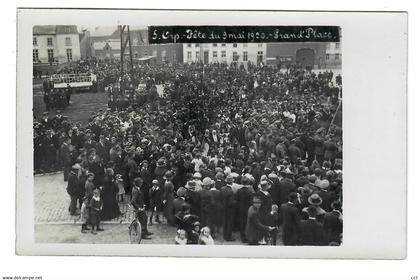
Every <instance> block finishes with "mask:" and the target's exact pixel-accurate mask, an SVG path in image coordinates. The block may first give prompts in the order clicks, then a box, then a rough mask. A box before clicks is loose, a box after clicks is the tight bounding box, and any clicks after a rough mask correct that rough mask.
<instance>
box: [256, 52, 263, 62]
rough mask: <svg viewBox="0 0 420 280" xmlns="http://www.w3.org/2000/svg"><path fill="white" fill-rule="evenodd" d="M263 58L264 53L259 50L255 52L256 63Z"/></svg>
mask: <svg viewBox="0 0 420 280" xmlns="http://www.w3.org/2000/svg"><path fill="white" fill-rule="evenodd" d="M263 60H264V53H263V52H261V51H259V52H257V63H261V62H263Z"/></svg>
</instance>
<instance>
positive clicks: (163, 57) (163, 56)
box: [160, 50, 166, 62]
mask: <svg viewBox="0 0 420 280" xmlns="http://www.w3.org/2000/svg"><path fill="white" fill-rule="evenodd" d="M160 56H161V57H162V62H165V61H166V50H163V51H162V52H161V53H160Z"/></svg>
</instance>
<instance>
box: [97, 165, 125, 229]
mask: <svg viewBox="0 0 420 280" xmlns="http://www.w3.org/2000/svg"><path fill="white" fill-rule="evenodd" d="M103 182H104V183H103V187H102V201H103V208H102V211H101V220H104V221H109V220H112V219H114V218H117V217H119V216H120V215H121V211H120V207H119V206H118V201H117V194H118V191H119V188H118V184H117V182H116V181H115V179H114V171H113V170H112V169H111V168H107V170H106V174H105V178H104V181H103Z"/></svg>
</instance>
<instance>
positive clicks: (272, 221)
mask: <svg viewBox="0 0 420 280" xmlns="http://www.w3.org/2000/svg"><path fill="white" fill-rule="evenodd" d="M267 225H268V226H270V227H275V229H273V230H272V231H270V245H273V246H275V245H276V244H277V234H278V232H279V230H278V226H279V207H278V206H277V204H273V205H272V206H271V212H270V213H269V214H268V216H267Z"/></svg>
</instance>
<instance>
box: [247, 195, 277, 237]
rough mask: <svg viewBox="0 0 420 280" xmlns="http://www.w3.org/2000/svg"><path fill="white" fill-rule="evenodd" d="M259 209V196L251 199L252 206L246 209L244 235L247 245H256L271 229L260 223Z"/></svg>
mask: <svg viewBox="0 0 420 280" xmlns="http://www.w3.org/2000/svg"><path fill="white" fill-rule="evenodd" d="M260 207H261V198H260V197H259V196H254V197H253V199H252V205H251V206H250V207H249V209H248V216H247V221H246V227H245V234H246V238H247V240H248V244H249V245H258V242H259V241H260V240H261V239H262V237H263V236H264V235H266V234H268V233H269V231H270V230H272V229H273V228H271V227H269V226H266V225H264V224H263V223H262V222H261V220H260V214H259V209H260Z"/></svg>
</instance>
